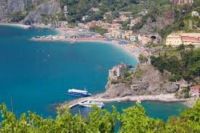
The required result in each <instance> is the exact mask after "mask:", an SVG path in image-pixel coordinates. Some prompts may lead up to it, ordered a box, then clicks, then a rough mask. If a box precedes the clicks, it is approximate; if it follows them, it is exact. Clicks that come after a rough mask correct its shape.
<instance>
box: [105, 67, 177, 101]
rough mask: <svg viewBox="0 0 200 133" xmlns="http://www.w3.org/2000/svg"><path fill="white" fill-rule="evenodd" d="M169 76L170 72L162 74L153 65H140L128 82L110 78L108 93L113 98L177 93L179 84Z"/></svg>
mask: <svg viewBox="0 0 200 133" xmlns="http://www.w3.org/2000/svg"><path fill="white" fill-rule="evenodd" d="M168 76H169V75H168V73H164V74H162V73H160V72H159V71H158V70H156V69H155V68H154V67H153V66H151V65H148V64H145V65H139V67H138V68H137V70H136V71H135V72H133V74H132V78H131V80H129V81H128V82H124V81H125V80H119V81H118V82H115V83H113V82H112V81H111V80H109V81H108V83H107V86H106V88H107V90H106V94H107V96H108V97H110V98H113V97H124V96H135V95H159V94H167V93H175V92H177V91H178V86H177V85H176V84H175V83H174V82H170V81H169V80H168Z"/></svg>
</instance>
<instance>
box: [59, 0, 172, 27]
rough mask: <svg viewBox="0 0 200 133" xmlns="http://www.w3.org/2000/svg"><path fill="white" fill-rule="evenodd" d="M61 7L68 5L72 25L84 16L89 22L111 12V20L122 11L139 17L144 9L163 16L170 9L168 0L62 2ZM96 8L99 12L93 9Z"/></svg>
mask: <svg viewBox="0 0 200 133" xmlns="http://www.w3.org/2000/svg"><path fill="white" fill-rule="evenodd" d="M60 1H61V7H64V6H65V5H67V7H68V18H67V20H68V21H69V22H70V23H74V22H77V21H82V17H83V16H86V15H87V16H88V20H87V21H91V20H99V19H102V18H103V15H104V14H105V13H106V12H111V14H112V16H111V17H109V19H114V18H116V17H117V16H118V15H119V12H120V11H126V12H127V11H128V12H131V13H132V14H133V15H137V14H138V13H140V12H141V11H143V10H144V9H146V10H148V11H149V12H150V13H149V14H150V15H151V16H155V15H156V14H161V13H162V11H163V10H166V8H167V9H169V7H170V6H169V5H170V3H169V1H168V0H141V1H140V0H60ZM93 8H96V9H98V10H97V11H93V10H92V9H93Z"/></svg>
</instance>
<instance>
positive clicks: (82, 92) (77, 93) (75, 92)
mask: <svg viewBox="0 0 200 133" xmlns="http://www.w3.org/2000/svg"><path fill="white" fill-rule="evenodd" d="M68 94H70V95H73V96H82V97H87V96H91V95H92V94H91V93H89V92H88V91H87V90H79V89H69V90H68Z"/></svg>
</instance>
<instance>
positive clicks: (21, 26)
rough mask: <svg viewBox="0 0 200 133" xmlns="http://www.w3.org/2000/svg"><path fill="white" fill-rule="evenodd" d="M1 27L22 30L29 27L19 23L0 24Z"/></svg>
mask: <svg viewBox="0 0 200 133" xmlns="http://www.w3.org/2000/svg"><path fill="white" fill-rule="evenodd" d="M0 25H1V26H13V27H19V28H23V29H28V28H30V27H31V26H30V25H24V24H19V23H0Z"/></svg>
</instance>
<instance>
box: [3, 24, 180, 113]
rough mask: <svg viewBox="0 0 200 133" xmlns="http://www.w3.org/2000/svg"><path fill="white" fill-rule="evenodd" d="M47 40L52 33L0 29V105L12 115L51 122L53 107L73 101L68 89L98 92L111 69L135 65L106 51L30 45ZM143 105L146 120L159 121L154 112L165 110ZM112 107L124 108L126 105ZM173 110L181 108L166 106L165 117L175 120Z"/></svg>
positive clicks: (92, 45)
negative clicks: (33, 116)
mask: <svg viewBox="0 0 200 133" xmlns="http://www.w3.org/2000/svg"><path fill="white" fill-rule="evenodd" d="M48 34H56V33H55V32H54V31H53V30H50V29H29V30H24V29H20V28H14V27H6V26H0V103H6V104H7V106H8V107H9V108H10V109H11V105H13V110H14V112H15V113H17V114H20V113H22V112H26V111H28V110H31V111H33V112H36V113H38V114H40V115H43V116H53V115H55V112H54V110H53V106H54V104H56V103H60V102H64V101H66V100H71V99H73V98H72V97H70V96H68V95H66V92H67V90H68V89H69V88H87V89H88V90H89V91H90V92H91V93H93V94H95V93H98V92H103V91H104V87H105V85H106V82H107V75H108V70H109V69H110V68H112V67H113V66H114V65H116V64H119V63H122V62H123V63H128V64H132V65H135V64H136V60H135V59H133V58H132V57H131V56H130V55H128V54H127V53H125V52H124V51H122V50H120V49H118V48H115V47H113V46H111V45H104V44H100V43H76V44H69V43H66V42H33V41H30V38H31V37H33V36H37V35H48ZM147 105H148V107H147V110H148V111H149V113H150V114H154V116H158V117H160V116H161V117H162V115H160V112H159V109H160V108H161V107H165V106H166V105H165V104H158V105H155V107H154V106H151V105H154V103H148V104H147ZM110 106H111V104H108V105H107V108H109V107H110ZM116 106H117V107H118V108H124V107H126V106H127V107H128V106H129V104H127V103H126V104H120V105H118V104H117V105H116ZM174 106H176V107H177V108H179V106H180V105H178V104H170V105H168V106H167V108H168V110H167V111H169V112H170V113H167V115H166V117H168V116H169V115H173V114H177V112H178V111H177V110H174ZM152 107H153V108H152ZM162 111H165V110H162Z"/></svg>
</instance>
